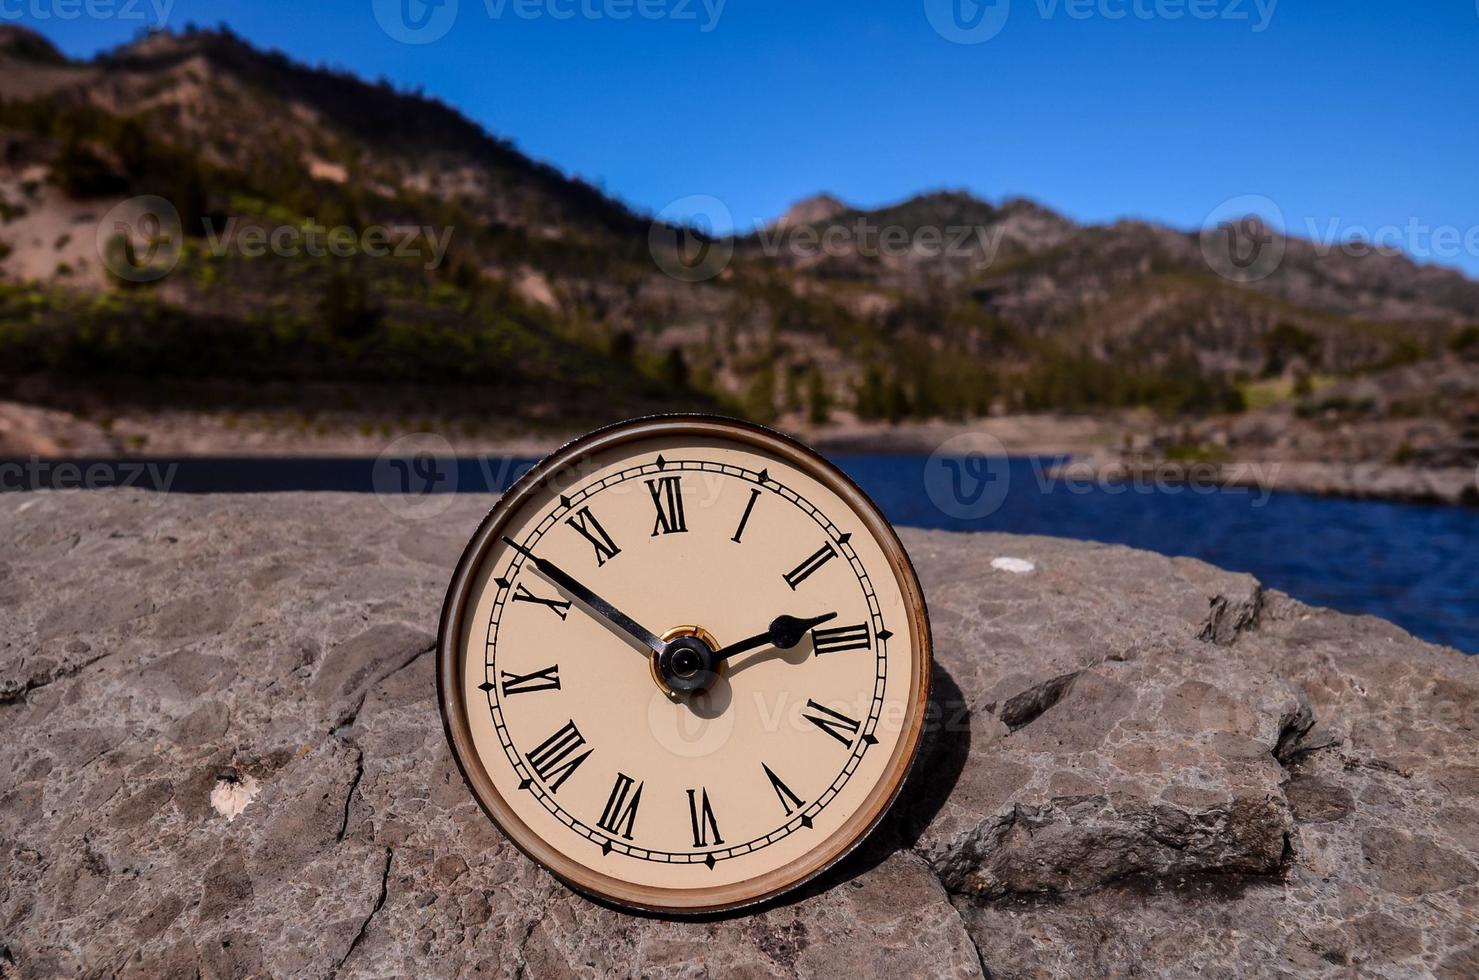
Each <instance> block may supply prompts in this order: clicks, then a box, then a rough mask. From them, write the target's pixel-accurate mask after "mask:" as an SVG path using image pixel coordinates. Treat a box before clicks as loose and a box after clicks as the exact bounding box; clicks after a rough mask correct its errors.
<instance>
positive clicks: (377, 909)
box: [329, 847, 395, 977]
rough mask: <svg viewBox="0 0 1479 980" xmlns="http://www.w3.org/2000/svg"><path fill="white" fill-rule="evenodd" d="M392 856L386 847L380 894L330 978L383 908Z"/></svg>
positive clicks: (356, 945) (342, 964)
mask: <svg viewBox="0 0 1479 980" xmlns="http://www.w3.org/2000/svg"><path fill="white" fill-rule="evenodd" d="M394 856H395V852H394V851H393V850H392V849H391V848H389V847H387V848H386V849H385V870H384V871H382V872H381V873H380V894H379V896H378V897H377V898H376V899H375V907H374V908H372V909H370V914H369V915H367V916H365V921H363V922H361V923H360V926H359V932H357V933H355V934H354V939H352V940H350V943H349V948H348V949H346V950H345V951H344V955H343V956H341V957H339V962H337V963H335V964H334V968H333V969H332V970H330V971H329V976H330V977H337V976H338V975H339V971H340V970H342V969H343V968H344V964H345V963H347V962H349V958H350V957H351V956H353V955H354V951H355V950H356V949H358V948H359V944H360V943H361V942H362V941H363V940H364V938H365V934H366V933H368V932H369V930H370V922H371V921H372V920H374V918H375V916H377V915H379V914H380V910H381V909H383V908H384V907H385V898H386V896H387V895H388V894H389V892H390V862H391V859H392V858H393V857H394Z"/></svg>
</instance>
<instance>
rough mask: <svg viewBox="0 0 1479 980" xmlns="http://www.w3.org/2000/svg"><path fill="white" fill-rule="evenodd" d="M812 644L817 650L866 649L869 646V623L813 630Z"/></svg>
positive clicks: (823, 651) (822, 651) (821, 651)
mask: <svg viewBox="0 0 1479 980" xmlns="http://www.w3.org/2000/svg"><path fill="white" fill-rule="evenodd" d="M811 639H812V644H813V645H814V646H815V648H816V652H817V653H819V654H822V653H839V652H841V651H843V650H866V649H867V648H868V624H867V623H859V624H858V625H857V626H838V627H837V628H835V629H829V630H823V629H815V630H812V631H811Z"/></svg>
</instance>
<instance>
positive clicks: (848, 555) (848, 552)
mask: <svg viewBox="0 0 1479 980" xmlns="http://www.w3.org/2000/svg"><path fill="white" fill-rule="evenodd" d="M664 462H665V465H664V466H663V467H661V468H659V467H657V466H654V465H653V464H652V463H647V464H641V465H635V466H631V467H628V468H626V469H623V470H619V471H617V472H615V473H612V474H609V475H608V476H605V477H603V478H601V479H599V480H595V481H593V482H591V483H589V484H586V485H585V486H583V487H580V488H578V489H575V490H571V491H567V493H566V494H564V495H561V496H560V498H559V506H558V507H556V508H554V509H552V510H551V511H550V512H549V513H547V514H546V515H545V516H544V517H543V518H541V519H540V520H539V521H538V523H536V524H535V525H534V526H533V529H532V530H531V531H529V532H527V534H526V535H525V537H524V538H523V539H522V540H521V548H523V549H527V550H532V549H533V548H534V547H535V546H536V545H537V544H538V542H539V540H540V539H541V538H542V537H543V536H544V535H545V534H546V533H548V532H549V531H550V530H551V529H553V528H554V527H555V526H557V525H559V524H561V523H562V521H563V519H564V518H567V517H569V516H570V515H571V514H572V513H575V512H576V511H578V510H580V509H581V508H582V506H583V504H584V503H585V501H587V500H589V499H590V498H592V497H594V496H596V495H598V494H600V493H602V492H603V491H605V490H608V489H610V488H611V487H613V486H616V485H618V484H621V483H624V482H626V481H629V480H632V479H636V478H638V477H645V478H650V477H654V476H656V475H657V474H659V473H662V474H663V475H673V474H676V473H678V472H704V473H717V474H719V475H722V476H729V477H732V478H734V479H736V480H739V481H741V482H743V483H748V484H750V485H751V488H752V491H753V490H755V489H756V488H760V489H763V490H767V491H770V492H771V493H774V494H776V495H777V496H779V497H781V498H783V499H785V500H787V501H788V502H789V503H791V504H792V505H793V506H795V507H796V508H797V509H798V510H800V511H801V512H802V513H803V514H805V515H806V516H807V517H809V518H810V519H811V520H812V522H813V523H815V524H816V525H817V527H818V528H819V529H820V530H821V531H822V534H823V539H824V540H825V541H829V542H831V543H832V546H833V547H834V549H835V550H836V551H837V557H841V558H843V559H844V560H845V563H846V564H847V565H849V566H850V568H851V570H852V573H853V578H854V579H855V580H856V581H857V582H858V585H859V586H860V587H861V588H862V590H863V594H864V598H865V599H866V600H867V603H868V609H869V614H868V619H869V621H871V623H872V624H873V627H874V631H875V632H874V635H875V636H876V637H877V638H878V640H879V641H880V642H878V643H876V644H875V647H876V649H875V650H874V659H875V663H876V665H877V666H876V671H875V674H876V676H875V679H874V690H873V698H872V704H871V707H870V710H869V713H868V716H867V718H865V719H864V720H863V721H862V722H861V723H860V725H859V731H861V732H863V733H864V737H863V738H860V739H857V740H856V744H855V745H854V746H853V750H852V752H851V753H850V755H849V757H848V761H847V762H846V763H845V764H844V765H843V767H842V768H841V770H840V771H839V773H838V776H837V778H836V779H834V780H833V782H832V784H831V785H830V786H828V787H827V789H825V790H823V791H821V792H820V793H818V794H817V796H816V799H815V800H814V801H812V802H811V803H810V804H808V805H807V806H806V808H805V809H804V810H796V811H795V812H794V813H793V815H792V816H791V817H789V818H788V819H787V821H786V822H785V823H784V824H781V825H780V826H778V827H776V828H775V829H774V830H772V831H770V832H769V833H767V834H763V835H761V836H759V837H755V838H753V839H751V840H749V841H745V842H743V843H732V844H729V846H726V847H724V848H723V849H721V850H715V851H709V852H706V853H694V852H692V851H660V850H653V849H649V848H644V847H639V846H636V845H634V844H627V843H626V842H624V841H623V840H622V839H621V838H620V837H616V838H613V837H612V836H610V835H608V834H606V833H604V832H603V831H602V830H600V829H599V828H597V827H593V826H590V825H588V824H586V823H585V822H584V821H582V820H581V819H579V818H577V817H575V816H574V815H572V814H570V813H569V812H568V811H566V810H565V808H564V807H562V806H561V805H560V804H559V802H558V801H557V800H556V799H555V798H554V797H553V796H552V795H551V794H550V793H547V792H545V790H544V788H543V786H542V784H541V782H540V781H538V780H535V779H532V778H530V775H531V774H527V773H526V768H525V766H524V763H523V759H522V757H521V755H520V753H519V752H518V749H517V748H516V747H515V746H514V744H513V742H512V740H511V738H510V736H509V734H508V732H507V729H506V726H505V723H504V721H503V708H502V704H501V697H502V693H501V691H500V690H499V689H498V688H497V687H496V686H494V687H492V689H491V690H489V691H488V692H487V693H488V696H489V701H490V704H489V713H490V715H491V717H492V720H493V724H494V728H495V729H496V730H497V733H498V736H499V741H500V743H501V744H502V745H503V748H504V753H505V755H507V756H508V757H509V761H510V764H511V766H512V767H513V769H514V772H515V776H516V777H518V778H519V779H520V785H521V787H522V788H525V789H527V791H528V792H529V793H530V795H531V796H533V797H534V798H535V799H537V800H538V801H539V802H540V804H541V805H542V806H543V807H544V808H545V809H546V810H547V811H548V812H549V813H550V814H551V815H552V816H553V817H555V819H556V820H558V821H559V822H560V823H561V824H563V825H564V826H566V827H568V828H569V829H570V830H571V831H573V832H574V833H576V834H578V835H579V836H581V837H584V838H586V839H587V840H589V841H591V843H592V844H594V845H595V847H596V848H598V849H600V850H601V851H602V852H603V853H605V852H616V853H620V854H624V855H626V856H628V857H631V858H633V859H634V860H642V861H649V862H653V863H657V864H709V863H710V861H725V860H730V859H732V858H736V857H742V856H744V855H747V854H752V853H754V852H755V851H758V850H761V849H763V848H765V847H768V846H770V845H771V844H774V843H776V842H778V841H780V840H782V839H784V838H786V837H788V836H790V835H791V834H792V833H794V832H796V831H797V830H800V829H802V828H804V827H808V828H809V827H811V826H812V824H813V822H814V818H815V817H816V816H817V815H818V814H820V813H821V812H822V811H823V810H824V809H825V808H826V806H827V805H828V804H830V803H831V801H832V800H833V799H835V798H836V797H837V795H838V794H839V793H840V792H841V791H842V789H843V787H845V786H846V785H847V783H848V781H849V779H850V778H851V777H852V775H853V773H854V772H856V770H857V768H858V766H859V764H860V763H861V761H862V758H863V755H864V753H865V752H866V751H867V749H868V748H869V746H871V745H873V744H876V742H877V739H876V738H875V737H874V736H873V734H872V732H873V729H874V726H875V725H876V724H877V722H878V718H879V714H880V710H881V706H882V703H883V694H884V690H885V681H886V678H887V658H886V644H885V643H884V642H882V641H883V640H884V639H885V637H886V636H891V635H892V634H889V633H887V631H885V630H883V624H882V621H881V619H880V618H879V609H878V600H877V597H876V595H875V594H874V591H873V585H872V582H871V580H870V578H869V576H868V573H867V569H866V568H865V567H864V566H863V564H862V561H861V560H860V559H859V558H858V556H857V554H856V552H854V550H853V548H852V546H851V544H850V543H849V540H850V539H851V537H852V534H851V533H849V532H844V531H842V530H841V529H840V528H838V527H837V526H836V524H834V523H833V522H832V520H831V519H830V518H829V517H828V515H827V514H826V513H825V512H823V511H822V510H820V509H819V508H818V507H817V506H816V505H815V504H813V503H812V502H811V501H810V500H808V499H807V498H806V497H804V496H802V495H801V494H800V493H798V492H796V491H795V490H792V489H791V488H790V487H789V486H787V485H786V484H784V483H781V482H779V481H777V480H776V479H775V478H774V477H772V476H771V475H770V474H769V471H768V469H766V470H761V471H755V470H747V469H745V468H743V467H740V466H736V465H734V464H731V463H718V462H713V461H709V460H665V461H664ZM642 496H643V497H646V496H647V493H646V491H645V488H644V492H643V493H642ZM721 533H722V532H721ZM619 550H620V549H618V551H619ZM522 564H523V562H522V560H521V559H518V558H516V559H515V564H514V566H513V567H512V568H511V569H510V570H509V571H508V572H507V573H506V575H505V577H506V579H508V580H512V579H513V578H514V577H515V575H516V573H517V572H518V570H519V568H520V567H522ZM496 584H497V585H498V586H499V593H498V594H497V597H496V598H495V600H494V603H493V609H492V612H491V615H490V620H489V636H488V640H487V647H488V650H489V654H488V658H487V660H488V667H489V668H490V670H491V669H492V668H494V666H495V663H494V661H495V660H496V658H497V635H498V629H499V625H500V620H501V613H502V610H503V608H504V607H505V606H506V605H507V603H508V602H510V601H512V599H511V596H509V595H508V592H507V589H508V588H511V586H506V585H505V582H503V581H500V582H498V583H496ZM849 720H851V719H849ZM581 761H584V758H583V757H582V759H581ZM525 784H527V785H525Z"/></svg>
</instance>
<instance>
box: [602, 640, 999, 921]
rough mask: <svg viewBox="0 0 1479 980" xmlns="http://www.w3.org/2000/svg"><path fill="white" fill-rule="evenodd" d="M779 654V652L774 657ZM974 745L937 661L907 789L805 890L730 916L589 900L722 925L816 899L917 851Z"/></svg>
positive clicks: (963, 705)
mask: <svg viewBox="0 0 1479 980" xmlns="http://www.w3.org/2000/svg"><path fill="white" fill-rule="evenodd" d="M776 652H777V653H779V652H781V651H776ZM970 745H971V710H970V705H969V704H968V703H967V702H966V700H965V696H964V695H962V694H961V691H960V687H959V686H958V685H957V684H956V683H955V678H953V677H951V676H950V672H949V671H947V670H946V669H945V668H944V667H942V666H941V665H940V663H939V661H935V662H934V663H933V664H932V666H931V668H930V699H929V707H928V711H927V712H926V715H925V724H924V733H923V735H922V736H921V738H920V744H919V752H918V754H917V755H916V756H915V759H914V765H913V766H912V767H911V768H910V770H909V775H908V777H907V778H906V779H905V781H904V785H903V788H902V789H901V790H900V791H899V795H898V797H897V798H895V800H894V803H893V806H891V807H889V809H888V812H887V813H885V814H884V816H883V819H882V820H880V821H879V822H878V826H876V827H874V828H873V830H872V832H871V833H869V834H868V835H867V836H866V837H864V838H863V840H862V841H861V842H860V843H859V844H858V845H857V846H856V847H854V848H853V850H852V851H851V852H849V853H848V854H847V855H845V856H844V857H843V858H842V859H841V860H840V861H838V862H837V863H836V864H834V865H833V866H832V867H830V868H828V869H827V870H826V871H824V872H822V873H821V874H820V875H818V876H817V877H815V878H813V879H812V880H811V881H809V882H807V883H806V884H804V885H802V886H800V887H799V888H796V889H795V890H793V891H790V892H787V893H786V894H784V895H779V896H777V897H775V898H772V899H768V900H766V901H763V902H758V903H756V904H754V905H747V906H745V907H744V908H739V909H732V910H730V911H727V912H711V913H707V914H703V915H684V916H677V917H675V916H673V915H672V914H670V913H655V912H642V911H637V910H633V909H628V908H622V907H620V906H618V905H615V904H613V903H610V902H606V901H604V900H602V899H599V898H596V897H595V896H587V897H588V898H589V899H590V900H591V901H593V902H595V903H596V904H597V905H601V906H603V907H605V908H608V909H611V910H613V911H616V912H621V913H623V914H625V915H635V916H640V917H642V918H651V919H664V920H669V921H672V920H673V919H675V918H677V919H678V920H680V921H683V922H723V921H727V920H731V919H742V918H747V917H749V916H752V915H759V914H761V913H764V912H769V911H771V910H772V909H780V908H785V907H787V906H789V905H795V904H797V903H800V902H804V901H806V900H807V899H810V898H814V897H816V896H818V895H821V894H823V893H824V892H827V891H830V890H832V889H833V888H837V887H839V886H841V885H844V884H847V883H848V882H851V881H854V880H855V879H857V878H859V877H861V876H862V875H864V874H867V873H868V872H869V871H872V870H873V869H874V868H876V867H878V866H879V865H881V864H883V862H885V861H887V860H888V859H889V858H890V857H892V856H893V855H894V854H895V853H897V852H899V851H902V850H906V849H908V848H910V847H913V846H914V844H915V842H916V841H918V840H919V837H920V835H921V834H923V833H924V830H925V828H927V827H928V826H929V825H930V823H931V822H932V821H933V820H934V818H935V815H936V814H938V813H939V812H940V809H941V808H942V807H943V806H944V805H945V801H946V800H947V799H949V798H950V793H951V792H952V791H953V790H954V789H955V784H956V783H957V782H958V781H959V780H960V774H961V773H962V772H963V771H965V765H966V760H967V757H968V756H969V754H970Z"/></svg>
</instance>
